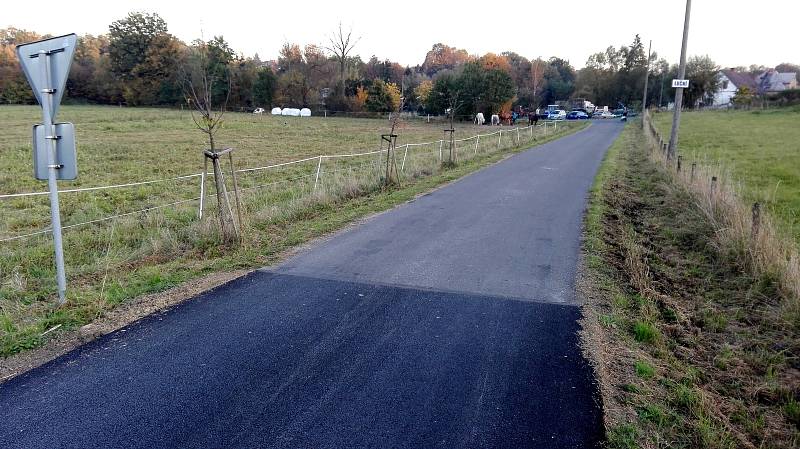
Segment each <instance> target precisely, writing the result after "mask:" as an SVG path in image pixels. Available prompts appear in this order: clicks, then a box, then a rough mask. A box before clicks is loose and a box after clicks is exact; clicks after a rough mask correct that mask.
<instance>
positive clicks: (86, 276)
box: [0, 106, 585, 356]
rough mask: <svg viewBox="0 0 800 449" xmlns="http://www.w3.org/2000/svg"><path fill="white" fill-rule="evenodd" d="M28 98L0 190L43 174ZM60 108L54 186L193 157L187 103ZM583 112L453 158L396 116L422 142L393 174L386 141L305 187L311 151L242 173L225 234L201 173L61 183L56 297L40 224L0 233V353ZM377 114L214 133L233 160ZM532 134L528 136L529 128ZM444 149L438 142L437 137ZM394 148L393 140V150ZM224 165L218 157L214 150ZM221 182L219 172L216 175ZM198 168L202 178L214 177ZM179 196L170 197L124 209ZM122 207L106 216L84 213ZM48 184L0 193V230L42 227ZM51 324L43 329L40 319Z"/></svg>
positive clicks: (323, 146) (246, 118)
mask: <svg viewBox="0 0 800 449" xmlns="http://www.w3.org/2000/svg"><path fill="white" fill-rule="evenodd" d="M38 114H39V110H38V108H36V107H14V106H3V107H0V120H3V122H4V123H5V125H6V130H7V132H6V133H5V134H3V135H2V136H0V157H1V158H2V160H3V163H4V169H3V170H2V171H0V195H2V194H11V193H18V192H32V191H42V190H44V189H46V183H45V182H41V181H36V180H33V179H32V169H31V155H30V152H31V150H30V126H31V124H32V123H35V122H37V121H38V118H39V117H38ZM59 120H60V121H71V122H73V123H75V125H76V129H77V138H78V160H79V168H78V169H79V178H78V180H76V181H74V182H61V183H60V189H62V190H63V189H70V188H77V187H81V188H82V187H94V186H102V185H108V184H119V183H129V182H137V181H146V180H158V179H163V178H170V177H174V176H178V175H186V174H193V173H198V172H200V171H202V168H203V165H202V164H203V159H202V156H201V152H202V150H203V149H204V148H205V145H204V140H203V134H202V133H201V132H200V131H198V130H196V129H195V128H194V125H193V123H192V119H191V117H190V115H189V113H188V112H181V111H175V110H162V109H128V108H115V107H97V106H65V107H64V108H63V110H62V111H61V112H60V117H59ZM582 126H585V124H564V125H559V127H558V131H557V132H556V133H553V129H552V126H551V127H550V128H549V129H548V134H547V135H544V133H543V129H542V128H541V127H539V128H537V129H536V132H535V134H534V135H533V136H531V135H529V134H527V133H524V134H522V135H520V137H519V139H520V142H519V143H520V144H521V145H517V135H516V133H509V132H508V128H507V127H505V128H504V130H505V131H506V132H505V133H504V134H503V137H502V139H501V140H498V137H499V136H493V137H491V138H484V139H480V141H479V142H478V144H477V145H476V142H475V140H472V141H468V142H461V143H459V144H458V146H457V148H458V151H457V154H458V164H457V165H456V167H455V168H451V169H443V168H442V167H441V165H440V162H439V143H438V140H439V139H441V138H442V135H443V132H442V129H443V128H444V126H443V123H441V122H433V123H425V122H423V121H421V120H419V121H417V120H413V121H412V120H407V121H403V122H402V123H401V126H400V129H399V130H398V132H397V134H398V135H399V138H398V144H399V145H403V144H405V143H417V142H431V141H433V142H434V143H432V144H430V145H426V146H419V147H412V149H411V150H409V152H408V154H407V157H406V158H405V159H406V160H405V163H404V166H403V168H404V170H403V172H402V174H401V180H402V187H401V188H394V189H389V190H387V191H384V190H382V189H381V188H380V182H379V180H380V176H381V173H382V172H383V171H382V167H383V164H384V161H385V158H384V157H383V155H384V154H385V152H383V153H380V154H377V155H370V156H364V157H354V158H341V159H325V160H324V163H323V164H322V166H321V170H320V177H319V183H318V188H317V189H315V188H314V185H315V179H316V172H317V168H318V165H317V163H318V160H311V161H308V162H305V163H302V164H294V165H288V166H285V167H280V168H276V169H269V170H262V171H255V172H248V173H240V176H239V182H240V187H242V203H243V211H244V226H243V228H244V238H243V243H242V245H240V246H237V247H226V246H225V245H221V243H220V242H221V239H220V236H219V232H218V227H217V226H218V221H216V219H215V217H214V216H213V208H214V206H215V201H214V200H213V197H211V196H209V197H208V201H209V206H210V208H211V209H212V210H209V211H208V213H209V215H210V216H209V217H208V218H207V219H204V220H202V221H201V220H198V218H197V212H198V202H197V201H196V200H194V199H195V198H196V197H198V196H199V179H198V178H190V179H187V180H180V181H169V182H159V183H155V184H150V185H144V186H135V187H126V188H120V189H113V190H100V191H93V192H74V193H63V194H62V195H61V212H62V221H63V224H64V225H66V226H74V225H78V226H75V227H71V228H67V229H65V233H64V247H65V258H66V261H67V277H68V284H69V287H68V300H69V301H68V303H67V305H66V306H64V307H61V308H57V307H55V306H54V303H55V301H54V295H55V280H54V276H55V274H54V271H55V270H54V267H53V253H52V238H51V236H50V235H49V234H42V235H39V236H34V237H28V238H24V239H19V240H13V241H7V242H0V356H4V355H9V354H13V353H15V352H19V351H21V350H24V349H26V348H30V347H34V346H37V345H39V344H41V342H42V338H41V334H42V333H43V332H44V331H45V330H47V329H50V328H51V327H53V326H56V325H62V327H61V329H70V328H74V327H76V326H79V325H82V324H85V323H87V322H90V321H92V320H93V319H95V318H97V317H98V316H101V315H102V314H103V313H104V311H106V310H108V309H110V308H112V307H114V306H116V305H117V304H120V303H123V302H125V301H127V300H129V299H130V298H133V297H136V296H139V295H142V294H145V293H151V292H157V291H163V290H165V289H167V288H169V287H172V286H174V285H177V284H180V283H181V282H185V281H187V280H190V279H192V278H195V277H197V276H201V275H203V274H205V273H210V272H213V271H220V270H234V269H238V268H252V267H259V266H264V265H268V264H270V263H274V262H275V261H276V260H277V258H278V257H279V255H280V253H281V252H282V251H284V250H286V249H288V248H291V247H293V246H295V245H298V244H301V243H304V242H306V241H308V240H309V239H312V238H314V237H317V236H320V235H322V234H324V233H326V232H330V231H332V230H334V229H337V228H338V227H341V226H343V225H345V224H347V223H348V222H350V221H352V220H354V219H357V218H359V217H361V216H364V215H366V214H369V213H372V212H377V211H380V210H385V209H386V208H388V207H391V206H393V205H395V204H398V203H400V202H402V201H405V200H407V199H410V198H411V197H413V195H415V194H417V193H420V192H423V191H425V190H427V189H430V188H432V187H434V186H436V185H438V184H440V183H442V182H446V181H448V180H452V179H455V178H457V177H458V176H462V175H463V174H466V173H468V172H469V171H471V170H475V169H477V168H479V167H481V166H483V165H485V164H487V163H490V162H492V161H494V160H497V159H499V158H500V157H502V156H503V155H504V154H508V153H509V152H512V151H515V149H517V148H520V147H527V146H529V145H528V142H531V143H533V142H534V139H533V138H535V139H536V141H537V142H544V141H546V140H549V139H553V138H556V137H558V136H560V135H564V134H565V133H568V132H572V131H573V130H575V129H579V128H580V127H582ZM496 130H497V128H491V127H488V126H483V127H474V126H472V125H471V124H460V125H458V126H457V128H456V138H457V139H461V138H466V137H470V136H473V135H476V134H479V133H483V134H485V133H490V132H493V131H496ZM388 131H389V124H388V120H379V119H350V118H329V119H323V118H308V119H300V118H294V117H286V118H283V117H272V116H263V117H262V116H254V115H252V114H229V115H228V116H227V120H226V122H225V126H224V128H223V129H222V130H221V132H220V135H219V138H218V139H217V140H218V142H219V144H220V146H221V147H225V146H230V147H233V148H235V153H234V154H235V160H236V164H237V168H240V169H241V168H249V167H258V166H264V165H271V164H276V163H282V162H287V161H293V160H298V159H303V158H307V157H314V156H318V155H334V154H342V153H345V154H348V153H354V152H363V151H370V150H377V149H378V148H379V145H380V134H385V133H387V132H388ZM532 137H533V138H532ZM444 153H445V157H446V154H447V151H446V147H445V152H444ZM403 156H405V152H404V151H403V148H402V147H400V151H398V155H397V157H398V164H401V163H402V159H403ZM225 168H226V169H227V161H225ZM226 182H227V185H228V188H232V185H231V183H230V177H229V176H228V177H227V178H226ZM211 184H212V183H211V182H209V185H208V188H209V190H212V192H210V193H211V194H213V186H212V185H211ZM176 201H186V202H185V203H181V204H179V205H176V206H170V207H167V208H162V209H157V210H153V211H148V212H136V211H140V210H142V209H147V208H153V207H159V206H163V205H165V204H170V203H172V202H176ZM131 212H134V213H132V214H131V215H127V216H124V217H120V218H116V219H113V220H104V221H100V222H98V223H93V224H88V225H80V224H81V223H85V222H87V221H90V220H98V219H103V218H105V217H109V216H114V215H119V214H126V213H131ZM48 225H49V205H48V200H47V196H37V197H24V198H5V199H3V198H0V240H2V239H4V238H9V237H14V236H19V235H23V234H26V233H31V232H35V231H38V230H42V229H46V228H47V226H48ZM50 335H53V334H52V333H51V334H50Z"/></svg>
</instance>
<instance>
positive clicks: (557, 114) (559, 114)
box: [547, 109, 567, 120]
mask: <svg viewBox="0 0 800 449" xmlns="http://www.w3.org/2000/svg"><path fill="white" fill-rule="evenodd" d="M566 118H567V111H565V110H563V109H558V110H555V111H550V113H549V114H547V119H548V120H564V119H566Z"/></svg>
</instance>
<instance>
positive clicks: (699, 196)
mask: <svg viewBox="0 0 800 449" xmlns="http://www.w3.org/2000/svg"><path fill="white" fill-rule="evenodd" d="M643 126H644V129H645V135H646V137H647V139H648V143H649V148H650V150H651V155H652V156H653V158H654V159H656V160H657V161H659V162H660V163H661V164H662V165H663V166H664V167H666V168H667V169H668V171H669V173H671V176H672V178H673V179H674V180H675V181H677V182H678V183H679V184H680V185H682V186H684V187H686V188H687V189H688V190H689V191H690V192H691V193H692V194H693V197H694V199H695V202H696V205H697V207H698V208H699V209H700V210H701V211H702V212H703V214H704V215H705V216H706V217H707V218H708V220H709V221H710V222H711V223H712V224H713V226H714V228H715V229H716V238H717V240H718V241H717V244H718V245H719V249H720V250H721V251H723V252H729V253H730V255H732V256H734V257H736V258H737V260H738V261H739V262H740V263H742V265H743V266H745V267H746V268H748V269H750V270H752V272H753V273H754V274H755V275H756V276H759V277H761V278H762V279H765V280H766V281H767V282H771V281H774V282H775V283H776V284H777V286H778V288H779V292H780V294H781V296H782V297H783V298H784V300H785V301H784V304H783V306H784V308H785V311H786V312H787V314H786V318H787V319H788V321H790V322H792V323H793V324H794V325H800V252H798V248H797V243H796V242H795V241H794V239H792V238H791V237H790V236H789V235H787V233H785V232H783V231H782V230H781V229H780V228H779V227H778V226H776V224H775V223H773V221H772V219H771V218H770V216H769V215H768V214H764V213H761V207H760V204H759V203H755V204H752V205H749V204H747V203H746V202H745V201H744V200H743V196H742V195H741V190H742V189H741V186H740V185H739V184H738V183H737V182H736V180H735V179H734V178H733V176H732V175H731V173H730V171H729V170H728V169H727V168H726V167H725V166H723V165H722V164H721V163H718V162H717V163H713V162H710V161H707V160H701V159H699V158H698V157H697V156H696V155H679V156H678V157H677V158H675V159H670V158H669V155H668V154H667V152H666V147H667V142H666V141H665V140H664V137H663V136H662V135H661V134H660V133H659V132H658V129H657V128H656V127H655V126H654V125H653V122H652V119H651V117H650V113H649V112H648V113H646V114H645V115H644V117H643ZM688 163H691V169H690V170H686V169H685V168H684V167H686V165H687V164H688Z"/></svg>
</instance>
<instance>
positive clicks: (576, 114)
mask: <svg viewBox="0 0 800 449" xmlns="http://www.w3.org/2000/svg"><path fill="white" fill-rule="evenodd" d="M588 118H589V114H587V113H585V112H583V111H571V112H570V113H569V114H567V120H586V119H588Z"/></svg>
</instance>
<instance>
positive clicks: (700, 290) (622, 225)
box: [582, 124, 800, 448]
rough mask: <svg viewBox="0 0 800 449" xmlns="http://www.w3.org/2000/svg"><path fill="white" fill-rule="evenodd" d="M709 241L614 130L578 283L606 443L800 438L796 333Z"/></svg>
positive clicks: (771, 287) (638, 135) (712, 236)
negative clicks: (614, 139) (615, 138)
mask: <svg viewBox="0 0 800 449" xmlns="http://www.w3.org/2000/svg"><path fill="white" fill-rule="evenodd" d="M717 233H718V228H716V226H715V223H713V222H712V221H710V220H709V219H708V215H707V214H706V213H705V212H704V211H703V209H702V208H701V206H700V204H699V203H698V201H697V200H696V199H695V197H694V196H693V194H692V193H691V192H689V191H687V190H686V189H685V188H683V187H681V186H680V185H677V184H676V183H675V182H674V179H673V178H672V176H671V175H670V174H668V173H667V172H665V170H664V169H663V168H662V166H661V165H660V164H657V163H655V162H653V160H651V159H650V157H649V153H648V150H647V146H646V144H645V138H644V134H643V133H642V131H641V130H640V129H639V126H637V125H636V124H632V125H631V126H629V127H628V128H626V130H625V131H624V132H623V134H622V136H621V137H620V139H619V140H618V141H617V142H616V143H615V145H614V147H613V148H612V149H611V151H610V152H609V154H608V156H607V158H606V161H605V163H604V164H603V167H602V169H601V171H600V174H599V176H598V179H597V182H596V184H595V187H594V188H593V190H592V196H591V200H590V207H589V211H588V214H587V217H586V240H585V245H584V247H585V273H584V279H583V282H582V284H583V287H584V289H585V290H586V291H585V294H586V296H588V298H589V299H588V302H587V305H586V308H585V310H586V313H585V323H584V341H585V346H586V351H587V354H588V355H589V356H590V357H591V358H593V359H594V360H595V362H596V367H597V372H598V378H599V380H600V383H601V389H602V392H603V401H604V410H605V413H606V425H607V434H608V445H609V447H612V448H637V447H641V448H650V447H653V448H655V447H673V448H789V447H797V444H798V443H800V431H798V426H799V425H800V406H798V404H799V402H798V400H799V399H800V383H798V379H800V371H799V369H800V363H799V361H800V359H799V358H798V356H800V341H798V339H797V330H798V329H797V327H796V326H795V325H794V324H793V323H792V322H791V321H787V319H786V317H785V316H784V314H783V311H784V308H783V304H782V303H783V298H782V295H781V293H780V291H779V290H778V287H777V283H776V280H775V279H774V278H773V277H771V276H770V275H769V274H765V273H762V274H754V271H753V270H752V267H750V266H748V265H747V264H743V263H742V259H741V258H739V257H737V255H736V254H735V253H732V252H730V251H729V249H730V248H724V247H722V246H721V245H720V241H719V240H718V236H717Z"/></svg>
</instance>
